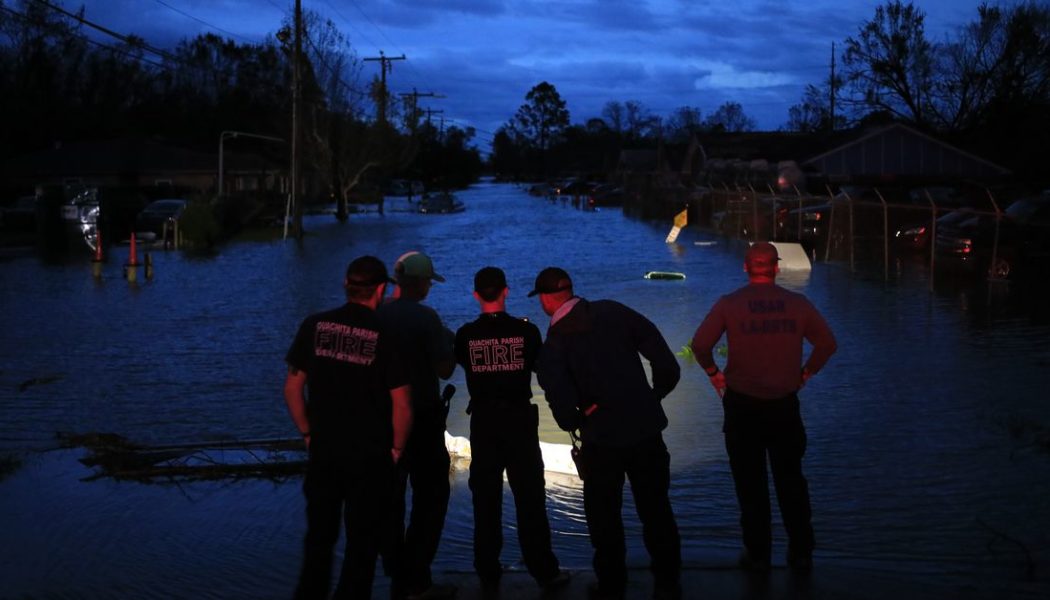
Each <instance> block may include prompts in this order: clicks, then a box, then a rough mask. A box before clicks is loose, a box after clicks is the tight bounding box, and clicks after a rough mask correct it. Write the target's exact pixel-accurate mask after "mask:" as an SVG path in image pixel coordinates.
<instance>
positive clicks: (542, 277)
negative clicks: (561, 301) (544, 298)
mask: <svg viewBox="0 0 1050 600" xmlns="http://www.w3.org/2000/svg"><path fill="white" fill-rule="evenodd" d="M571 287H572V279H570V278H569V274H568V273H566V272H565V270H564V269H560V268H558V267H547V268H546V269H544V270H542V271H540V274H539V275H537V276H536V285H535V286H533V288H532V291H531V292H529V294H528V295H529V297H530V298H531V297H532V296H535V295H536V294H553V293H555V292H561V291H563V290H567V289H569V288H571Z"/></svg>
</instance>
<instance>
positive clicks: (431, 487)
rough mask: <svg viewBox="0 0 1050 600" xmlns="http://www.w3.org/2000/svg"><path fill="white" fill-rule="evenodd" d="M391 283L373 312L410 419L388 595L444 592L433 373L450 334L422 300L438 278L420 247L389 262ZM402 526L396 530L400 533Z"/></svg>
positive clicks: (438, 419)
mask: <svg viewBox="0 0 1050 600" xmlns="http://www.w3.org/2000/svg"><path fill="white" fill-rule="evenodd" d="M394 277H395V279H396V280H397V289H396V290H395V291H394V294H393V298H392V299H390V300H389V301H387V302H385V303H383V304H381V305H380V306H379V311H378V312H379V318H380V321H381V322H382V323H383V325H384V326H385V327H387V328H388V330H389V331H390V333H391V335H392V337H393V339H394V345H395V347H396V349H397V351H398V355H399V356H400V357H401V359H402V360H403V361H404V363H405V365H406V368H407V370H408V375H409V380H410V382H411V387H412V410H413V415H414V422H413V427H412V434H411V436H410V437H409V439H408V445H407V446H406V447H405V460H404V462H403V463H402V465H401V467H400V472H401V476H402V480H401V486H400V494H399V496H398V497H397V498H395V500H394V511H395V513H396V514H395V519H394V527H395V538H396V539H395V547H394V548H393V549H392V553H391V554H390V555H389V556H388V557H387V563H388V564H387V566H388V568H389V569H390V570H392V571H393V575H394V579H395V580H394V585H393V592H394V593H393V595H394V596H402V595H403V596H405V597H407V598H447V597H451V596H452V595H454V594H455V593H456V588H455V587H454V586H452V585H450V584H440V583H438V584H435V583H434V581H433V579H432V577H431V570H430V565H431V563H432V562H433V561H434V557H435V556H436V554H437V549H438V544H439V543H440V541H441V531H442V530H443V529H444V527H445V513H446V511H447V510H448V499H449V495H450V492H451V487H450V485H449V480H448V469H449V463H450V460H449V456H448V450H446V449H445V417H446V411H445V406H444V402H443V400H442V399H441V392H440V385H441V382H440V381H439V380H440V379H448V378H449V377H451V376H452V371H453V370H454V369H455V368H456V362H455V355H454V354H453V351H452V342H453V339H454V336H453V334H452V332H451V331H449V330H448V328H446V327H445V325H444V324H443V323H442V322H441V317H439V316H438V314H437V312H436V311H435V310H434V309H433V308H431V307H429V306H427V305H425V304H423V300H425V299H426V297H427V295H428V294H429V293H430V286H431V285H432V283H433V282H434V281H439V282H441V281H445V278H444V277H442V276H441V275H438V274H437V273H436V272H435V271H434V263H433V261H432V260H431V259H430V257H429V256H427V255H426V254H423V253H422V252H416V251H412V252H406V253H405V254H402V255H401V256H400V257H399V258H398V259H397V261H396V262H395V263H394ZM409 483H411V485H412V510H411V514H410V516H409V522H408V527H407V529H403V528H404V527H405V526H404V521H405V520H404V514H405V494H406V492H407V485H408V484H409ZM402 529H403V535H402Z"/></svg>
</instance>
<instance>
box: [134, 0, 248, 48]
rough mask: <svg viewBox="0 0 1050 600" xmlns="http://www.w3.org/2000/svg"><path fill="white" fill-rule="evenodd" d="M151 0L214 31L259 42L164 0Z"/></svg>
mask: <svg viewBox="0 0 1050 600" xmlns="http://www.w3.org/2000/svg"><path fill="white" fill-rule="evenodd" d="M153 1H154V2H156V3H157V4H160V5H161V6H165V7H167V8H168V9H170V10H173V11H175V12H177V13H179V14H180V15H182V16H184V17H186V18H188V19H193V20H194V21H196V22H198V23H200V24H202V25H205V26H207V27H210V28H212V29H214V30H216V31H221V32H223V33H226V34H229V35H231V36H233V37H235V38H239V39H242V40H244V41H246V42H251V43H253V44H258V43H260V42H259V41H258V40H253V39H249V38H246V37H244V36H243V35H239V34H236V33H234V32H232V31H230V30H228V29H223V28H222V27H219V26H218V25H213V24H211V23H209V22H207V21H205V20H204V19H201V18H198V17H196V16H194V15H191V14H190V13H188V12H186V11H184V10H181V9H179V8H176V7H174V6H172V5H170V4H168V3H167V2H165V1H164V0H153Z"/></svg>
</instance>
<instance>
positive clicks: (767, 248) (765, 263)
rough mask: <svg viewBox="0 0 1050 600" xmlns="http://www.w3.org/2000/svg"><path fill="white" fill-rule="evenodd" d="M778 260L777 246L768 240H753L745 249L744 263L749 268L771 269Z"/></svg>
mask: <svg viewBox="0 0 1050 600" xmlns="http://www.w3.org/2000/svg"><path fill="white" fill-rule="evenodd" d="M779 260H780V254H778V253H777V247H776V246H774V245H773V244H770V243H769V242H755V243H754V244H751V247H750V248H748V249H747V254H746V255H744V263H745V264H746V265H747V266H748V267H750V268H758V269H763V268H764V269H771V268H773V267H774V266H776V264H777V261H779Z"/></svg>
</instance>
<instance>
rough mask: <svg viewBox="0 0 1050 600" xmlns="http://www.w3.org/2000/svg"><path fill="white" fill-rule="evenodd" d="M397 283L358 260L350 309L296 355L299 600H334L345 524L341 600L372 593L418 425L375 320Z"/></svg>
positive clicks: (327, 322) (305, 327)
mask: <svg viewBox="0 0 1050 600" xmlns="http://www.w3.org/2000/svg"><path fill="white" fill-rule="evenodd" d="M390 281H391V280H390V278H389V277H387V272H386V267H385V266H384V265H383V263H382V262H380V261H379V259H377V258H375V257H373V256H362V257H360V258H357V259H355V260H354V261H353V262H351V263H350V266H349V267H348V268H347V270H346V278H345V279H344V281H343V285H344V287H345V289H346V299H347V302H346V304H344V305H343V306H341V307H339V308H336V309H334V310H329V311H326V312H322V313H318V314H315V315H311V316H310V317H307V318H306V319H305V320H304V321H303V322H302V325H300V327H299V331H298V333H297V334H296V336H295V341H294V342H292V346H291V348H290V349H289V350H288V355H287V357H286V360H287V362H288V375H287V378H286V379H285V384H284V399H285V402H286V403H287V405H288V412H289V413H290V414H291V417H292V421H293V422H294V423H295V426H296V427H297V428H298V429H299V433H300V434H301V435H302V436H303V441H304V442H305V443H306V447H307V450H308V452H309V458H308V461H307V468H306V479H305V481H304V483H303V493H304V494H305V496H306V539H305V542H304V544H303V548H304V552H303V565H302V571H301V572H300V575H299V584H298V587H297V588H296V592H295V597H296V598H297V599H307V598H327V597H328V588H329V584H330V581H331V574H332V556H333V549H334V546H335V543H336V542H337V541H338V539H339V522H340V520H341V519H342V518H343V516H344V514H345V519H346V521H345V523H344V524H343V525H344V527H345V528H346V553H345V554H344V556H343V568H342V569H341V576H340V578H339V584H338V587H337V588H336V592H335V595H336V596H337V597H348V598H368V597H370V596H371V593H372V579H373V577H374V574H375V564H376V558H377V555H378V553H379V548H380V546H381V544H382V542H383V541H384V540H385V538H386V535H387V534H388V530H387V528H386V527H385V523H386V522H387V517H386V516H387V515H388V514H389V513H390V505H391V503H392V500H393V493H394V490H395V489H396V487H395V483H396V479H395V472H394V467H395V464H396V463H397V462H398V461H399V460H400V458H401V452H402V450H403V449H404V447H405V443H406V440H407V439H408V434H409V430H410V429H411V423H412V409H411V398H410V388H409V385H408V374H407V373H406V372H405V371H404V369H403V368H402V364H401V362H400V360H399V359H398V357H397V355H396V352H395V349H394V345H393V340H392V339H391V337H390V335H389V334H388V333H387V332H386V331H385V330H384V329H383V327H382V325H381V324H380V322H379V318H378V317H377V316H376V313H375V308H376V306H377V305H378V304H379V302H380V301H381V299H382V298H383V294H384V292H385V290H386V284H387V283H388V282H390ZM307 392H309V398H308V397H307Z"/></svg>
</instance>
